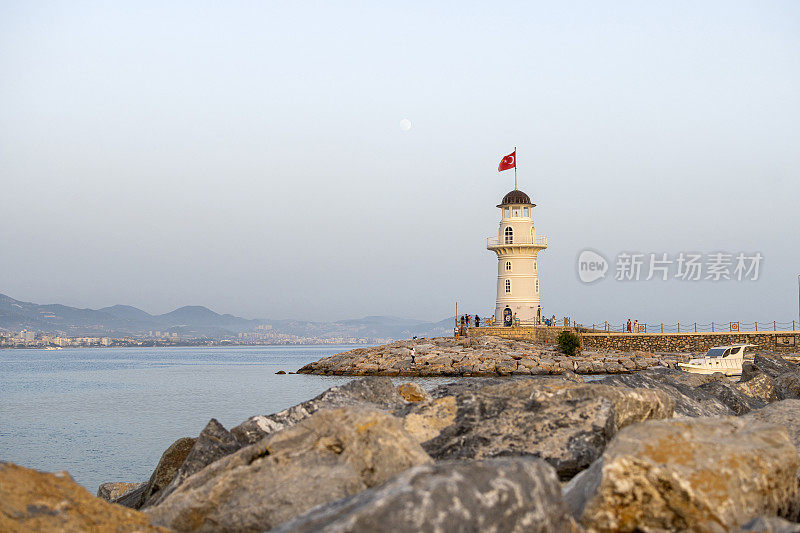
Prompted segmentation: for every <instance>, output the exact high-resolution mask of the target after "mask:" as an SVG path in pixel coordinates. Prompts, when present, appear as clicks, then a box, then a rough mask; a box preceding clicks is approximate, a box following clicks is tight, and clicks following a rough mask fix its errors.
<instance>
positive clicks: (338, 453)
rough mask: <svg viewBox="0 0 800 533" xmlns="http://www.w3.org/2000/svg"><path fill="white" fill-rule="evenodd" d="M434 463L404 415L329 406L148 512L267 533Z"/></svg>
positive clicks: (207, 471) (177, 524)
mask: <svg viewBox="0 0 800 533" xmlns="http://www.w3.org/2000/svg"><path fill="white" fill-rule="evenodd" d="M430 462H431V458H430V457H428V455H427V454H425V452H424V451H423V450H422V448H420V446H419V444H418V443H417V442H416V441H415V440H414V439H412V438H411V437H410V436H409V435H408V434H407V433H406V432H405V431H404V430H403V427H402V422H401V420H400V419H398V418H395V417H393V416H391V415H389V414H387V413H385V412H383V411H378V410H370V409H365V408H360V407H345V408H340V409H322V410H320V411H319V412H317V413H316V414H314V415H312V416H311V417H309V418H307V419H305V420H302V421H300V422H299V423H298V424H296V425H294V426H292V427H290V428H287V429H285V430H283V431H279V432H276V433H274V434H272V435H270V436H268V437H266V438H264V439H262V440H260V441H259V442H258V443H256V444H253V445H251V446H248V447H246V448H243V449H241V450H239V451H237V452H236V453H234V454H231V455H229V456H227V457H224V458H222V459H220V460H219V461H216V462H215V463H212V464H210V465H209V466H207V467H206V468H204V469H203V470H201V471H200V472H198V473H196V474H195V475H193V476H191V477H190V478H189V479H187V480H186V481H185V482H184V483H183V484H182V485H180V486H179V487H178V488H177V489H176V490H175V491H174V492H172V493H171V494H169V495H168V496H167V497H166V498H165V499H164V500H163V501H162V502H161V503H159V504H158V505H156V506H154V507H148V508H147V509H146V510H145V512H146V513H148V514H149V515H150V516H151V517H152V519H153V522H154V523H157V524H159V525H163V526H167V527H171V528H173V529H177V530H179V531H198V530H199V531H209V530H214V531H265V530H268V529H271V528H273V527H275V526H277V525H278V524H281V523H283V522H285V521H287V520H289V519H291V518H294V517H295V516H298V515H300V514H302V513H304V512H306V511H308V510H309V509H311V508H312V507H315V506H317V505H320V504H323V503H328V502H330V501H334V500H338V499H340V498H344V497H346V496H350V495H352V494H355V493H356V492H360V491H362V490H364V489H367V488H369V487H374V486H376V485H379V484H381V483H384V482H386V481H387V480H388V479H390V478H391V477H392V476H394V475H396V474H399V473H400V472H402V471H404V470H407V469H408V468H411V467H412V466H416V465H419V464H426V463H430Z"/></svg>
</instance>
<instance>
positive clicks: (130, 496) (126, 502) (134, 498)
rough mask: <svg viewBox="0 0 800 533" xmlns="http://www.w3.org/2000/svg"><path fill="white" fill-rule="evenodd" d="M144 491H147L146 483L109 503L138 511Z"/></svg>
mask: <svg viewBox="0 0 800 533" xmlns="http://www.w3.org/2000/svg"><path fill="white" fill-rule="evenodd" d="M145 490H147V483H141V484H139V485H138V486H137V487H136V488H134V489H132V490H129V491H127V492H125V493H123V494H122V495H120V496H117V497H116V498H114V499H113V500H110V501H111V503H116V504H117V505H122V506H123V507H129V508H131V509H139V508H140V507H141V506H142V501H143V500H144V491H145Z"/></svg>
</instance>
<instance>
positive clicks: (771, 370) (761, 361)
mask: <svg viewBox="0 0 800 533" xmlns="http://www.w3.org/2000/svg"><path fill="white" fill-rule="evenodd" d="M743 366H744V365H743ZM753 366H754V367H755V368H756V369H758V370H760V371H761V372H763V373H765V374H766V375H768V376H769V377H771V378H777V377H778V376H781V375H783V374H786V373H795V372H798V371H799V370H800V368H798V366H797V365H796V364H795V363H792V362H790V361H787V360H786V359H784V358H783V357H779V356H777V355H764V354H756V356H755V357H754V358H753ZM743 370H744V369H743Z"/></svg>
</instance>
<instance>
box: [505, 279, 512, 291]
mask: <svg viewBox="0 0 800 533" xmlns="http://www.w3.org/2000/svg"><path fill="white" fill-rule="evenodd" d="M510 292H511V280H510V279H507V280H506V293H510Z"/></svg>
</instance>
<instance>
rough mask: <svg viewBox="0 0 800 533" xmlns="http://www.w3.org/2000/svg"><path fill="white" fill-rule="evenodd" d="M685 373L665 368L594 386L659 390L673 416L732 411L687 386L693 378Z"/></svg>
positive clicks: (606, 380)
mask: <svg viewBox="0 0 800 533" xmlns="http://www.w3.org/2000/svg"><path fill="white" fill-rule="evenodd" d="M687 374H689V373H688V372H683V371H682V370H671V369H667V368H650V369H648V370H644V371H642V372H638V373H636V374H618V375H614V376H608V377H606V378H603V379H601V380H599V381H597V383H603V384H606V385H618V386H619V385H622V386H626V387H639V388H645V389H653V390H661V391H663V392H665V393H667V394H668V395H669V396H670V397H671V398H672V399H673V401H674V402H675V415H676V416H692V417H697V416H723V415H732V414H733V411H731V410H730V408H728V406H727V405H725V404H724V403H723V402H722V401H720V400H719V399H718V398H716V397H715V396H713V395H711V394H709V393H708V392H706V391H703V390H701V389H699V388H696V387H694V386H691V385H689V384H687V383H691V382H693V381H687V380H692V379H693V378H688V377H687Z"/></svg>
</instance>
